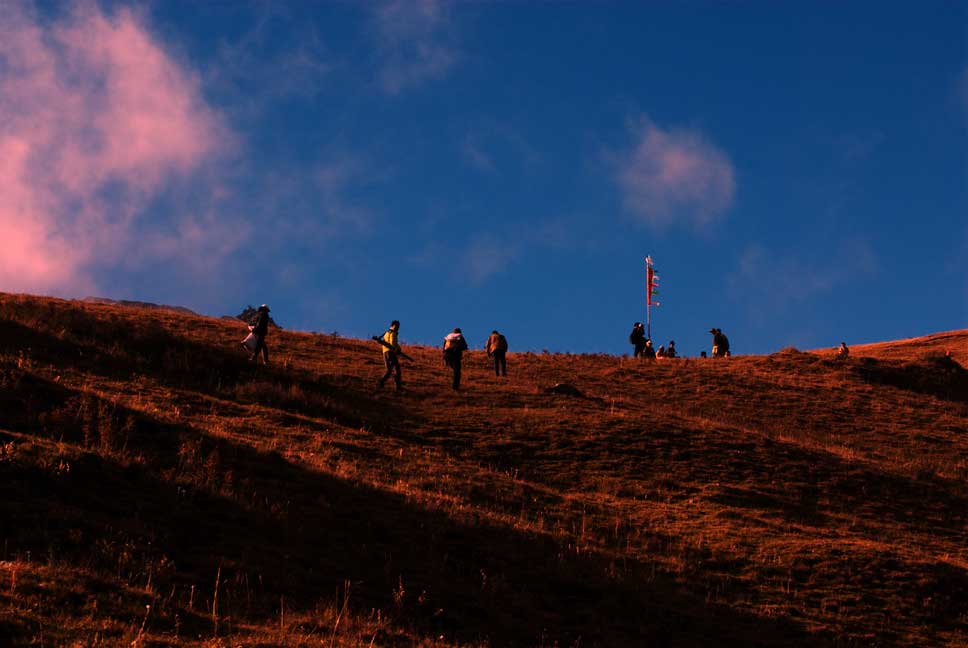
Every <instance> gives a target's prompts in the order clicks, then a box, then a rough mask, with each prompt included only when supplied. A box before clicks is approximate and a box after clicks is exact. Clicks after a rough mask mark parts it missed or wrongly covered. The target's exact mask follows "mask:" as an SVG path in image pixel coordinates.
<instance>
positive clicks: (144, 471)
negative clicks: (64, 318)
mask: <svg viewBox="0 0 968 648" xmlns="http://www.w3.org/2000/svg"><path fill="white" fill-rule="evenodd" d="M51 389H54V390H55V389H56V387H51ZM136 426H137V427H138V428H139V430H138V431H134V432H132V433H131V436H130V437H129V439H128V451H129V452H140V453H141V454H142V456H143V459H142V460H141V462H128V463H123V462H119V461H117V460H115V459H113V458H112V456H115V455H111V454H109V455H108V456H102V455H98V454H94V453H90V452H86V453H80V454H75V453H73V452H71V453H67V454H62V456H61V457H60V459H59V460H58V462H56V463H55V462H53V461H51V457H49V456H47V455H45V454H43V453H47V454H52V453H54V447H53V446H50V445H48V446H43V447H40V446H35V447H34V448H32V449H27V450H24V451H23V452H21V453H20V454H19V455H15V458H14V459H13V460H8V461H3V462H0V512H2V521H3V528H4V529H6V530H7V531H6V532H5V533H6V534H7V535H6V537H5V538H4V541H5V542H6V543H7V547H8V549H7V550H8V551H11V552H22V551H26V550H32V551H34V552H35V555H46V554H50V555H56V556H58V557H59V559H60V560H67V561H69V562H71V563H72V564H74V565H77V566H93V567H96V568H99V569H100V570H101V571H103V572H110V573H117V574H120V575H122V576H123V577H126V578H128V579H129V580H131V581H132V582H139V581H140V582H144V580H145V579H146V578H147V575H148V573H149V572H152V571H153V582H154V587H155V588H156V589H157V590H158V591H160V592H168V591H169V590H171V591H172V592H175V593H176V594H175V596H176V600H178V601H179V602H180V603H181V604H182V605H183V606H184V605H187V596H188V591H189V588H190V587H191V586H194V587H195V591H196V594H195V596H196V599H195V600H196V607H198V608H199V609H204V608H206V606H208V607H209V609H210V606H211V595H212V583H213V582H214V578H215V574H216V573H217V572H218V571H219V570H221V571H220V573H221V581H220V591H219V601H220V603H219V610H220V614H221V615H222V616H224V617H227V618H229V617H230V618H236V619H238V618H239V617H240V616H245V617H250V618H252V617H255V618H263V619H266V620H267V619H269V618H277V615H278V608H277V602H278V601H279V600H280V597H283V596H284V597H285V601H286V602H287V605H289V606H290V607H292V606H297V607H302V608H303V609H306V608H311V607H313V606H314V605H316V604H318V603H319V602H320V601H321V600H322V601H326V600H328V598H329V596H330V594H331V593H333V592H335V591H336V589H337V588H338V587H339V586H340V584H342V583H343V582H344V581H345V580H350V581H352V583H353V588H352V589H353V595H352V600H351V606H352V607H353V608H354V609H356V610H360V611H363V612H364V613H365V612H367V611H369V610H371V609H380V610H383V611H384V613H387V614H389V615H390V617H391V618H395V619H397V620H399V621H400V622H401V623H403V624H408V625H409V624H412V625H413V626H414V628H415V630H416V631H417V632H418V633H420V634H423V635H427V636H429V635H430V634H431V633H432V634H433V635H434V636H437V635H440V634H444V635H446V636H447V637H448V638H451V639H457V640H459V641H465V642H466V641H475V640H480V639H484V638H486V639H487V640H488V641H489V642H491V643H492V644H493V645H501V646H532V645H536V644H538V643H541V642H543V643H544V644H545V645H551V644H552V643H553V642H554V641H560V642H562V643H561V645H577V644H576V642H578V641H580V643H581V645H583V646H632V645H644V644H653V645H664V646H706V645H736V646H784V645H790V646H792V645H803V643H804V641H805V640H806V634H805V633H804V631H803V629H802V628H800V627H799V626H796V625H795V624H793V623H792V622H788V621H783V620H775V619H766V618H760V617H753V616H748V615H744V614H741V613H738V612H736V611H734V610H731V609H729V608H727V607H724V606H719V605H712V604H708V603H706V602H704V601H703V600H702V599H701V598H697V597H695V596H694V595H692V594H690V593H688V592H686V591H684V590H683V589H682V587H681V586H680V585H677V584H676V583H674V582H673V581H672V580H671V578H667V577H663V576H662V575H661V574H660V575H658V576H656V575H655V574H654V572H652V573H650V570H649V569H647V567H646V566H645V565H643V564H640V563H638V562H636V561H634V560H622V561H620V562H619V563H616V562H615V561H612V560H609V559H608V558H606V557H604V556H598V555H593V554H587V553H584V554H581V555H575V554H573V553H571V552H569V551H568V550H566V549H564V548H563V547H562V546H560V545H559V544H558V543H556V542H555V541H553V540H552V539H551V538H549V537H546V536H540V535H533V534H528V533H524V532H521V531H518V530H515V529H513V528H508V527H495V526H492V525H489V524H481V523H477V524H472V523H462V522H460V521H457V520H455V519H452V518H451V517H449V516H448V515H446V514H444V513H442V512H439V511H433V510H428V509H425V508H422V507H420V506H418V505H416V504H414V503H413V502H411V501H409V500H408V498H406V497H405V496H402V495H399V494H395V493H391V492H386V491H381V490H376V489H373V488H370V487H367V486H363V485H359V484H352V483H349V482H347V481H345V480H342V479H339V478H335V477H332V476H328V475H325V474H320V473H316V472H313V471H309V470H307V469H304V468H301V467H299V466H296V465H293V464H291V463H289V462H287V461H285V460H284V459H283V458H282V457H280V456H279V455H278V454H276V453H262V452H258V451H255V450H253V449H251V448H249V447H246V446H240V445H236V444H233V443H230V442H227V441H226V440H224V439H221V438H208V437H205V436H204V435H200V434H198V433H197V432H195V431H192V430H187V429H184V428H177V427H173V426H169V425H166V424H164V423H162V422H160V421H153V420H151V419H148V418H145V417H142V418H141V419H139V421H138V422H136ZM141 427H144V429H140V428H141ZM3 436H6V435H0V437H3ZM62 436H65V435H62ZM66 436H67V437H69V436H70V435H66ZM10 438H11V437H9V436H7V437H6V439H2V438H0V441H5V440H9V439H10ZM17 440H18V441H19V439H17ZM68 440H69V439H68ZM165 565H168V567H167V569H166V568H165V567H164V566H165ZM609 574H612V575H611V576H610V575H609ZM172 588H174V589H172ZM75 612H78V613H79V612H80V610H75ZM165 618H167V617H164V616H160V617H159V618H158V620H156V621H155V623H158V624H160V623H163V622H164V619H165ZM194 623H195V625H200V624H201V625H204V623H203V621H202V620H201V618H200V617H199V619H197V620H196V621H195V622H194ZM155 631H159V628H158V627H157V626H156V627H155ZM810 641H811V643H812V644H814V645H821V644H822V643H823V641H822V638H821V637H818V636H816V635H814V636H812V637H810Z"/></svg>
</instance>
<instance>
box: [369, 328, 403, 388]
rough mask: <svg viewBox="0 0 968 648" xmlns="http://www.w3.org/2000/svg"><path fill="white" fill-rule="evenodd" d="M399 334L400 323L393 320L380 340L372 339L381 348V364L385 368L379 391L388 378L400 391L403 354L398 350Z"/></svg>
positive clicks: (378, 338)
mask: <svg viewBox="0 0 968 648" xmlns="http://www.w3.org/2000/svg"><path fill="white" fill-rule="evenodd" d="M399 332H400V322H398V321H397V320H393V321H392V322H390V328H388V329H387V331H386V333H384V334H383V337H382V338H380V337H374V338H373V339H374V340H376V341H377V342H379V343H380V346H382V347H383V364H384V365H385V366H386V368H387V371H386V373H385V374H383V378H380V388H381V389H382V388H383V385H385V384H386V382H387V378H389V377H390V376H393V383H394V385H396V388H397V389H398V390H399V389H400V383H401V379H400V356H401V355H402V354H403V350H402V349H401V348H400V342H399V339H400V338H399Z"/></svg>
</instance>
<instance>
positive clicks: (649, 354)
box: [642, 339, 655, 360]
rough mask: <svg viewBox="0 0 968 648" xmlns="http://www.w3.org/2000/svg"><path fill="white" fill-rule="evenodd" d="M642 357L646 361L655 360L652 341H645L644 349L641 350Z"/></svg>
mask: <svg viewBox="0 0 968 648" xmlns="http://www.w3.org/2000/svg"><path fill="white" fill-rule="evenodd" d="M642 357H643V358H645V359H646V360H655V349H653V348H652V340H651V339H648V340H646V341H645V348H644V349H643V350H642Z"/></svg>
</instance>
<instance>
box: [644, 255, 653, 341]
mask: <svg viewBox="0 0 968 648" xmlns="http://www.w3.org/2000/svg"><path fill="white" fill-rule="evenodd" d="M651 269H652V257H651V256H647V257H645V337H646V339H647V340H651V339H652V277H650V276H649V274H650V272H649V270H651Z"/></svg>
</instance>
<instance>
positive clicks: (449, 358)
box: [444, 328, 467, 390]
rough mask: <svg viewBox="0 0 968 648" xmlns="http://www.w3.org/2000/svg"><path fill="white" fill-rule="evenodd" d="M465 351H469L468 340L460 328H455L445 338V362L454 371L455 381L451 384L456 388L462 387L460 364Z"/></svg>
mask: <svg viewBox="0 0 968 648" xmlns="http://www.w3.org/2000/svg"><path fill="white" fill-rule="evenodd" d="M464 351H467V341H466V340H465V339H464V335H463V334H462V333H461V332H460V329H459V328H455V329H454V330H453V332H451V333H448V334H447V337H445V338H444V364H446V365H447V366H448V367H450V368H451V369H452V370H453V371H454V381H453V383H452V384H451V386H452V387H453V388H454V389H455V390H456V389H460V364H461V358H462V357H463V355H464Z"/></svg>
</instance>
